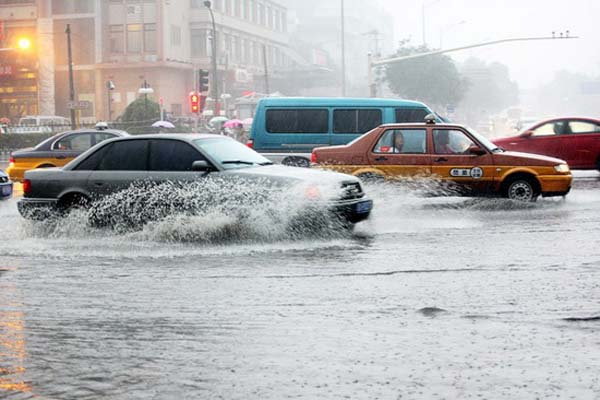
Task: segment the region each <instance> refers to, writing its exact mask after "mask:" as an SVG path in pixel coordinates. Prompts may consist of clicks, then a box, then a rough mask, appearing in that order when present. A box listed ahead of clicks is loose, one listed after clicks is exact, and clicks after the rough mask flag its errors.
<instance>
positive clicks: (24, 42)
mask: <svg viewBox="0 0 600 400" xmlns="http://www.w3.org/2000/svg"><path fill="white" fill-rule="evenodd" d="M17 46H18V47H19V49H21V50H28V49H29V48H30V47H31V40H29V38H26V37H23V38H20V39H19V40H18V41H17Z"/></svg>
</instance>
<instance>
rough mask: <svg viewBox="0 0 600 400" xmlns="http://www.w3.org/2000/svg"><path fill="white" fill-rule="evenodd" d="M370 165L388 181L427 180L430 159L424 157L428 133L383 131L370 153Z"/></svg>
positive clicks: (428, 155) (402, 130)
mask: <svg viewBox="0 0 600 400" xmlns="http://www.w3.org/2000/svg"><path fill="white" fill-rule="evenodd" d="M369 164H370V165H372V166H373V167H375V168H376V169H378V170H379V171H381V172H382V173H383V174H384V175H385V176H386V177H387V178H390V179H394V178H398V179H402V178H405V179H406V178H424V177H429V176H430V175H431V155H430V154H428V153H427V129H425V128H403V129H397V128H390V129H386V130H384V131H382V132H381V133H380V136H379V138H378V139H377V140H376V142H375V146H374V147H373V148H372V149H370V151H369Z"/></svg>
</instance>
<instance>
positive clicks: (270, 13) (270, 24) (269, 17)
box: [267, 6, 273, 28]
mask: <svg viewBox="0 0 600 400" xmlns="http://www.w3.org/2000/svg"><path fill="white" fill-rule="evenodd" d="M267 26H268V27H269V28H272V27H273V9H272V8H271V7H270V6H267Z"/></svg>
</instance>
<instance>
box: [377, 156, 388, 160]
mask: <svg viewBox="0 0 600 400" xmlns="http://www.w3.org/2000/svg"><path fill="white" fill-rule="evenodd" d="M387 159H388V158H387V157H385V156H380V157H376V158H375V161H387Z"/></svg>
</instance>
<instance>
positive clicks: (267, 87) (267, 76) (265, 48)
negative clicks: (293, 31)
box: [263, 44, 271, 96]
mask: <svg viewBox="0 0 600 400" xmlns="http://www.w3.org/2000/svg"><path fill="white" fill-rule="evenodd" d="M263 64H264V68H265V91H266V92H267V96H268V95H269V93H271V90H269V67H268V65H267V45H266V44H263Z"/></svg>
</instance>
